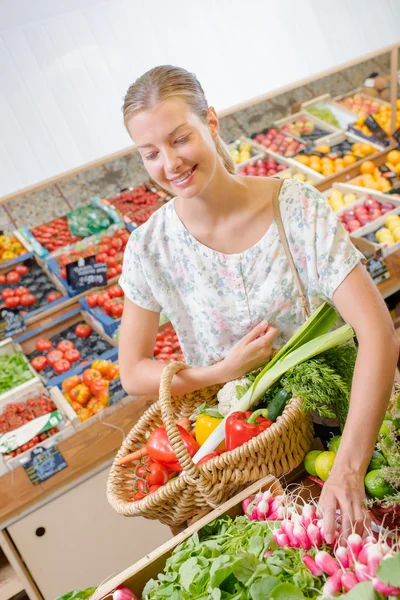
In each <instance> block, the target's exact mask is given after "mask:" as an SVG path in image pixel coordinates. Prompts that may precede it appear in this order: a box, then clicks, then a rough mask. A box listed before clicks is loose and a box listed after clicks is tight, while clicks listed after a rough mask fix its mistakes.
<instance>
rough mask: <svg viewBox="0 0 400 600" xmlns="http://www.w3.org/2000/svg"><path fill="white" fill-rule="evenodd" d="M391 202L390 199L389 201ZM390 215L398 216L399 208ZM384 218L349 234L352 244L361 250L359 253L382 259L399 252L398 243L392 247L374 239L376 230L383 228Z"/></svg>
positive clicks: (399, 246) (399, 243)
mask: <svg viewBox="0 0 400 600" xmlns="http://www.w3.org/2000/svg"><path fill="white" fill-rule="evenodd" d="M390 201H392V197H391V200H390ZM390 214H395V215H400V208H395V209H394V210H392V211H391V212H390ZM385 217H386V215H385V216H383V217H380V218H379V219H375V221H372V222H371V223H369V224H368V225H365V226H364V227H360V229H356V231H354V232H353V233H352V234H351V236H350V237H351V239H352V242H353V243H354V245H355V246H357V248H359V249H360V250H361V252H368V253H370V254H372V255H379V256H381V257H382V258H385V257H386V256H389V255H390V254H394V253H395V252H398V251H399V250H400V241H398V242H396V243H395V244H393V245H392V246H388V245H387V244H384V243H382V244H380V243H379V242H378V241H377V240H376V239H375V233H376V231H377V230H378V229H381V227H384V226H385Z"/></svg>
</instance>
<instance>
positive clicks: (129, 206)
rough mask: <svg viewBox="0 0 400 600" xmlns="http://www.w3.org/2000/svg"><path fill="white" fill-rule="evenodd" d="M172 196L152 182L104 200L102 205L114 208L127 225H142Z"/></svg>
mask: <svg viewBox="0 0 400 600" xmlns="http://www.w3.org/2000/svg"><path fill="white" fill-rule="evenodd" d="M170 199H171V196H170V195H169V194H167V192H165V191H164V190H162V189H161V188H159V187H158V186H157V185H155V184H154V183H151V182H147V183H142V184H141V185H138V186H137V187H135V188H134V189H133V190H126V191H123V192H121V194H119V195H118V196H115V197H114V198H108V199H106V198H104V199H102V200H101V204H104V205H111V206H113V207H114V208H115V209H116V210H117V211H118V213H120V214H121V215H122V218H123V219H124V221H125V222H126V223H135V224H136V225H138V226H139V225H142V224H143V223H145V222H146V221H147V220H148V219H149V218H150V217H151V215H152V214H153V213H154V212H155V211H156V210H157V209H158V208H160V207H161V206H163V205H164V204H165V202H166V201H167V200H170Z"/></svg>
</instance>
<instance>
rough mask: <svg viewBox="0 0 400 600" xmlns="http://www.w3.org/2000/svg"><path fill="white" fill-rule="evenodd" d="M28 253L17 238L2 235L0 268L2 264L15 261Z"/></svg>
mask: <svg viewBox="0 0 400 600" xmlns="http://www.w3.org/2000/svg"><path fill="white" fill-rule="evenodd" d="M27 252H28V250H27V249H26V248H25V246H23V244H21V242H20V241H19V240H18V239H17V238H16V237H12V236H9V235H0V267H1V263H5V262H8V261H9V260H15V259H16V258H18V256H23V255H24V254H26V253H27Z"/></svg>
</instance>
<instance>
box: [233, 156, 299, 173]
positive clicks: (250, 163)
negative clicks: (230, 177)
mask: <svg viewBox="0 0 400 600" xmlns="http://www.w3.org/2000/svg"><path fill="white" fill-rule="evenodd" d="M265 161H271V162H273V163H275V167H276V168H278V167H279V168H280V169H281V171H276V172H271V173H269V167H268V165H266V164H265ZM261 163H263V164H261ZM291 164H292V163H291V162H290V160H289V159H287V158H284V157H283V156H279V157H277V156H274V155H273V154H271V153H269V152H268V151H264V152H260V153H259V154H258V155H257V156H255V157H254V158H252V159H250V160H247V161H246V162H243V163H241V164H240V165H237V172H238V174H239V175H245V176H246V175H253V176H258V175H260V176H263V177H275V176H279V174H280V173H282V172H284V171H287V169H288V168H289V167H290V165H291ZM250 167H255V168H256V171H255V172H250V171H249V169H250ZM275 167H273V168H274V169H275ZM260 168H261V169H262V168H265V173H264V172H260V173H259V172H258V171H259V169H260Z"/></svg>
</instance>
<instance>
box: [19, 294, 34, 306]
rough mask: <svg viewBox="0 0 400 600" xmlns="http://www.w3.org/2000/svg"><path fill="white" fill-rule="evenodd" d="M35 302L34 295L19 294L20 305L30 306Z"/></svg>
mask: <svg viewBox="0 0 400 600" xmlns="http://www.w3.org/2000/svg"><path fill="white" fill-rule="evenodd" d="M35 302H36V296H35V295H34V294H25V295H24V296H21V304H22V306H32V304H35Z"/></svg>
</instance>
